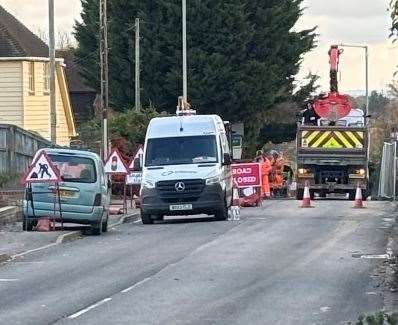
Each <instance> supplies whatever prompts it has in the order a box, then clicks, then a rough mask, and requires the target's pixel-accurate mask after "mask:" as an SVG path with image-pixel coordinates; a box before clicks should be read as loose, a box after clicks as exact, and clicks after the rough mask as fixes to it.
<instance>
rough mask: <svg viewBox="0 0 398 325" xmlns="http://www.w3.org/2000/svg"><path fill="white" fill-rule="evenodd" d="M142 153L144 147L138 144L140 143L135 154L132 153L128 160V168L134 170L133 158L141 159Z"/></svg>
mask: <svg viewBox="0 0 398 325" xmlns="http://www.w3.org/2000/svg"><path fill="white" fill-rule="evenodd" d="M143 155H144V147H143V146H142V145H141V144H140V145H139V146H138V149H137V151H136V152H135V154H134V157H133V159H132V160H131V162H130V165H129V169H130V170H134V160H136V159H137V158H140V159H142V156H143Z"/></svg>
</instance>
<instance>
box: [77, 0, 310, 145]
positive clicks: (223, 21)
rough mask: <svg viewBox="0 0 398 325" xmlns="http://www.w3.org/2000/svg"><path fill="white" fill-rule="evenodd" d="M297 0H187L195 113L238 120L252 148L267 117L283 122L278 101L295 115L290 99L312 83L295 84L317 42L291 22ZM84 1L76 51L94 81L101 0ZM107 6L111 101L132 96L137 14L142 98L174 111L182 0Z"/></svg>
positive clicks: (116, 103)
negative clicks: (303, 62)
mask: <svg viewBox="0 0 398 325" xmlns="http://www.w3.org/2000/svg"><path fill="white" fill-rule="evenodd" d="M301 3H302V0H268V1H262V0H243V1H242V0H230V1H223V0H200V1H199V0H192V1H189V2H188V65H189V66H188V91H189V92H188V94H189V101H190V103H191V104H193V106H194V107H195V108H196V109H197V110H198V111H199V112H200V113H217V114H219V115H221V116H222V117H223V118H224V119H226V120H229V121H231V122H236V121H240V122H241V121H243V122H244V123H245V125H246V134H247V138H248V139H249V140H250V141H249V146H250V148H251V150H253V149H254V147H255V146H257V145H259V144H262V143H263V142H265V139H259V135H260V130H261V129H262V128H264V127H266V125H267V123H271V122H272V123H274V122H275V123H279V122H280V120H278V119H276V118H275V116H277V115H278V114H275V112H276V111H278V108H279V109H281V108H282V107H284V108H286V109H287V111H286V114H284V116H292V117H293V119H294V115H295V112H296V110H297V105H295V103H297V101H299V100H300V101H301V100H302V99H303V98H305V97H307V96H308V94H309V93H311V91H312V90H313V86H314V82H312V83H311V80H310V81H309V83H308V85H307V86H305V87H303V88H302V89H301V90H300V89H296V88H295V86H294V85H295V75H296V74H297V73H298V71H299V68H300V64H301V61H302V58H303V55H304V54H305V53H306V52H308V51H310V50H311V49H312V48H313V47H314V39H315V37H316V35H315V33H314V29H310V30H304V31H295V29H294V27H295V25H296V23H297V21H298V19H299V18H300V17H301V15H302V9H301ZM82 7H83V13H82V22H81V23H76V28H75V35H76V39H77V41H78V43H79V46H78V50H77V56H78V58H79V60H80V62H83V64H82V68H83V76H84V78H85V79H86V81H87V83H88V85H89V86H91V87H92V88H94V89H99V68H98V65H99V63H98V55H97V54H98V1H97V0H82ZM108 10H109V12H108V15H109V50H110V53H109V67H110V71H109V73H110V101H111V104H112V106H113V107H114V108H115V109H116V110H120V111H123V110H124V109H125V108H126V107H129V106H130V103H132V102H133V100H134V93H133V89H134V55H133V53H134V38H133V32H134V31H133V30H132V29H131V28H132V24H133V22H134V18H135V17H140V18H141V19H142V27H141V39H142V42H141V45H142V48H141V53H142V67H141V70H142V74H141V75H142V81H141V84H142V100H143V103H144V105H149V104H153V105H154V106H155V107H156V108H157V109H158V110H166V111H168V112H173V111H175V107H176V102H177V97H178V96H179V95H181V92H182V77H181V64H182V62H181V2H180V0H156V1H154V0H152V1H149V0H132V1H128V2H126V1H124V0H114V1H111V2H109V8H108ZM93 54H94V55H93ZM295 94H297V96H295ZM286 103H288V104H286ZM289 123H290V122H289ZM284 124H286V123H284ZM289 125H290V126H291V124H289ZM290 126H289V127H290ZM293 128H294V126H293Z"/></svg>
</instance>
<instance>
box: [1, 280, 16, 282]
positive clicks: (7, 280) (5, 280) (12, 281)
mask: <svg viewBox="0 0 398 325" xmlns="http://www.w3.org/2000/svg"><path fill="white" fill-rule="evenodd" d="M15 281H19V279H0V282H15Z"/></svg>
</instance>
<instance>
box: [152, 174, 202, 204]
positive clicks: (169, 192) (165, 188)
mask: <svg viewBox="0 0 398 325" xmlns="http://www.w3.org/2000/svg"><path fill="white" fill-rule="evenodd" d="M179 183H182V184H183V187H184V189H183V190H181V189H180V190H179V191H177V188H176V184H179ZM204 187H205V181H204V180H202V179H184V180H174V181H160V182H157V183H156V189H157V191H158V193H159V197H160V199H161V200H162V201H163V202H166V203H187V202H195V201H197V200H198V199H199V197H200V194H201V193H202V191H203V189H204Z"/></svg>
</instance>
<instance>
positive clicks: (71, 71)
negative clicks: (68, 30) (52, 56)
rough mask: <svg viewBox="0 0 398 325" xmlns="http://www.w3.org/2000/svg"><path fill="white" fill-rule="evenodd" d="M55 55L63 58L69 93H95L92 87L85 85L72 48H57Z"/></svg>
mask: <svg viewBox="0 0 398 325" xmlns="http://www.w3.org/2000/svg"><path fill="white" fill-rule="evenodd" d="M57 57H61V58H63V59H64V62H65V65H66V69H65V71H66V79H67V80H68V86H69V91H70V92H71V93H95V90H94V89H92V88H90V87H88V86H87V85H85V83H84V80H83V77H82V76H81V75H80V69H81V68H80V65H79V63H78V61H77V60H76V57H75V54H74V49H73V48H69V49H63V50H58V51H57Z"/></svg>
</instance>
